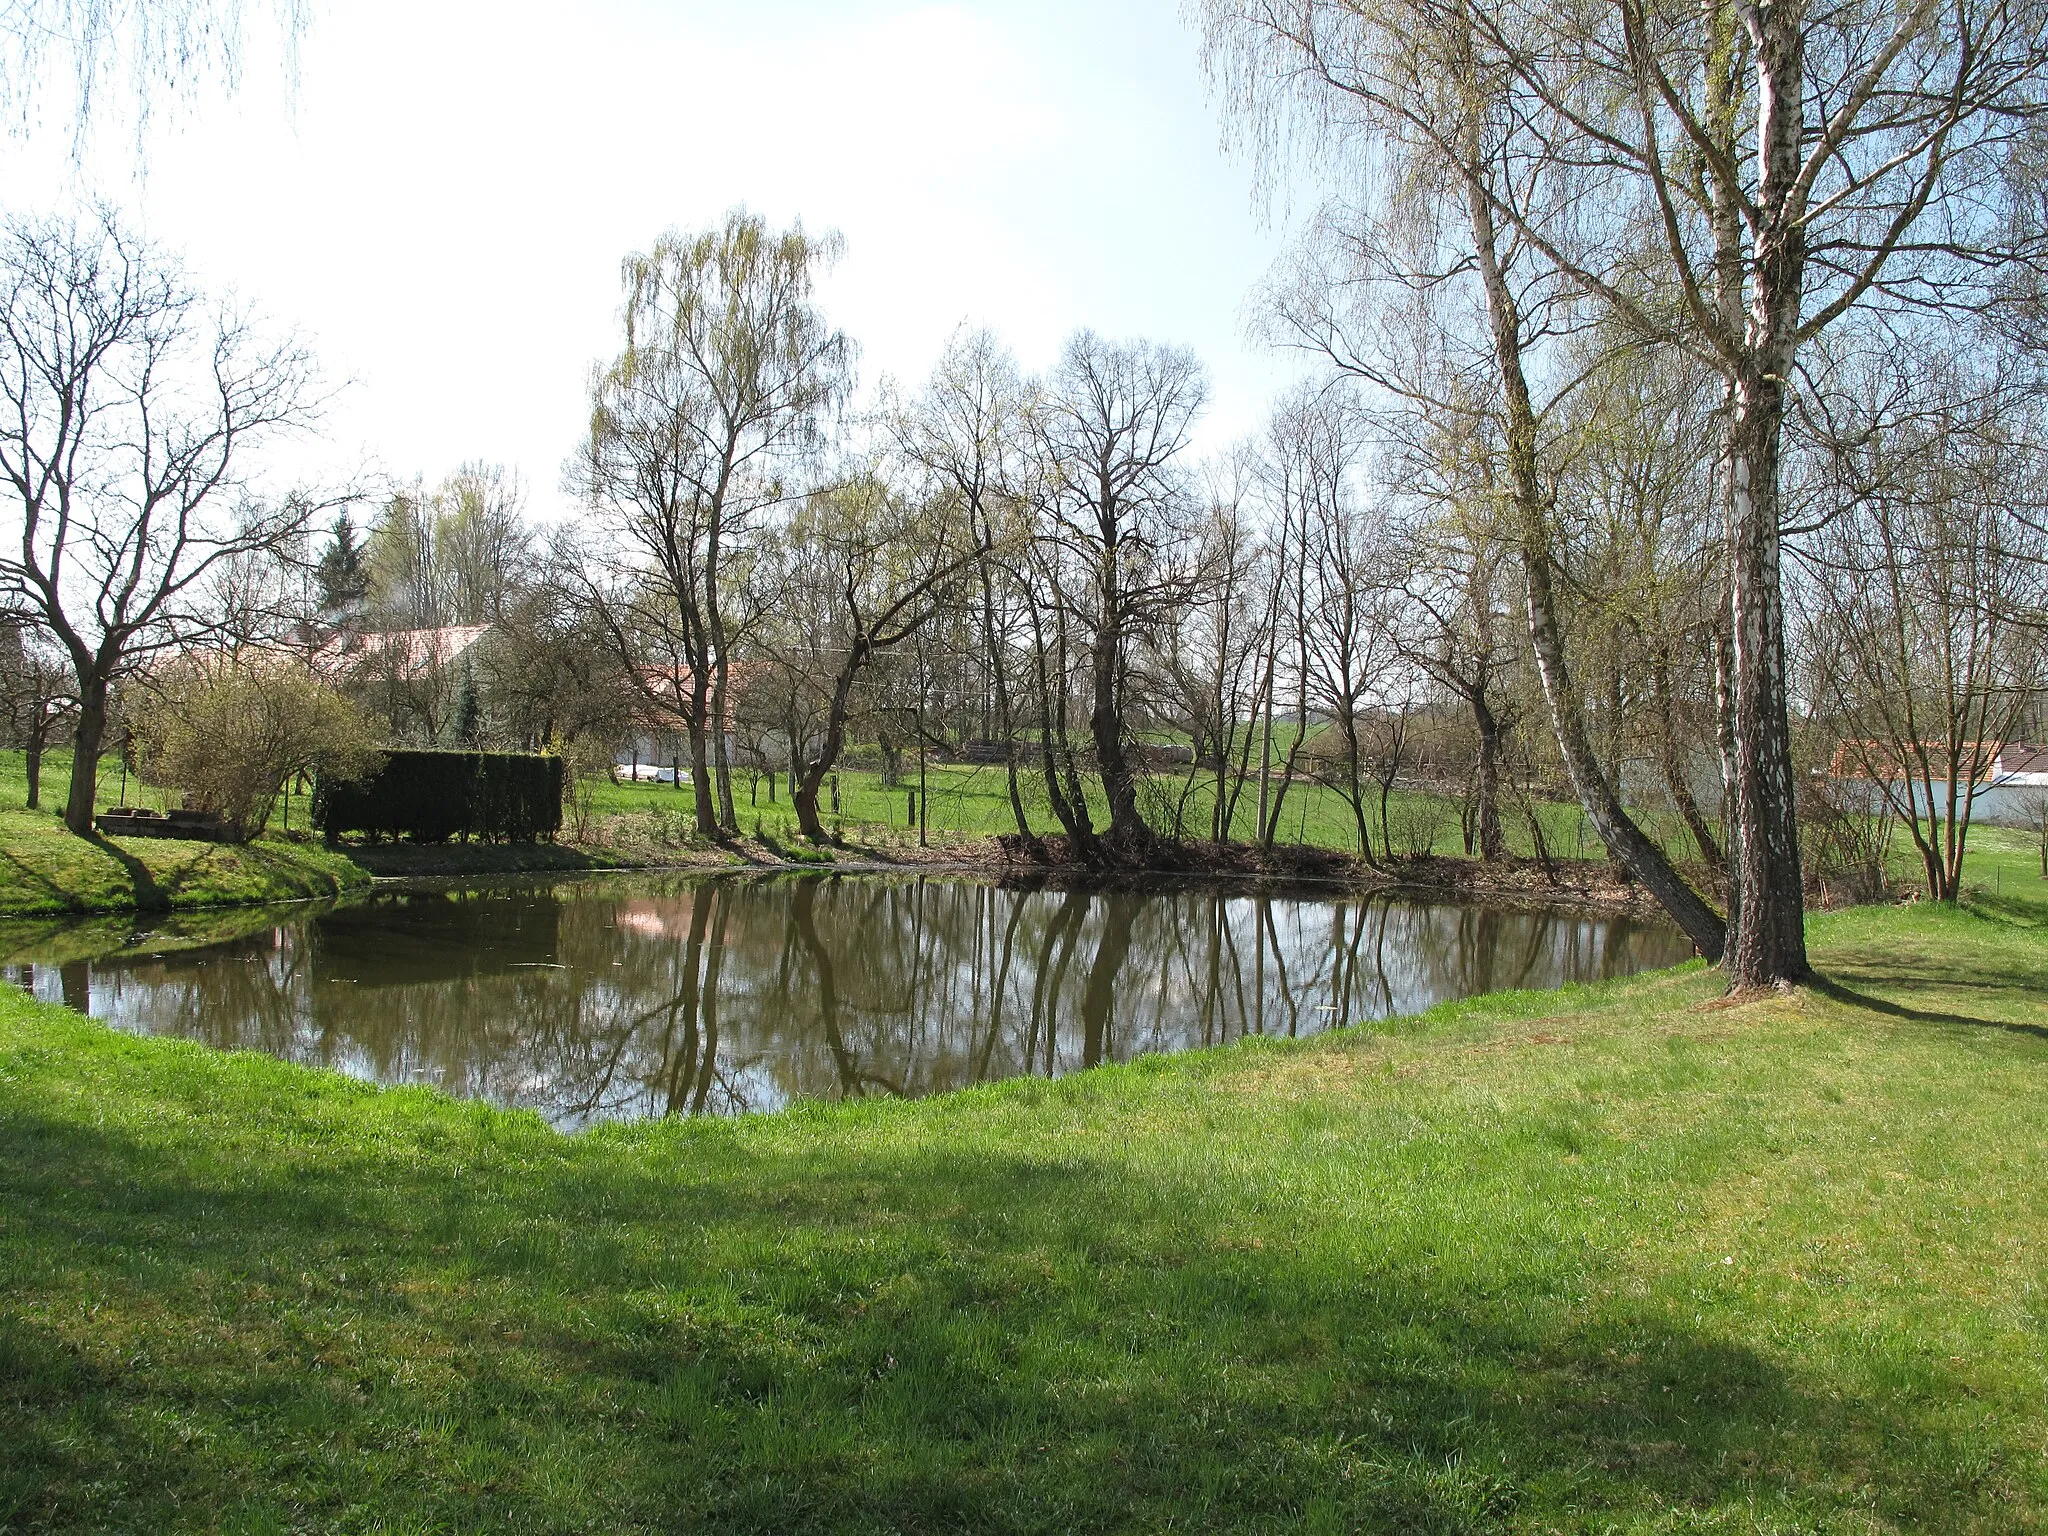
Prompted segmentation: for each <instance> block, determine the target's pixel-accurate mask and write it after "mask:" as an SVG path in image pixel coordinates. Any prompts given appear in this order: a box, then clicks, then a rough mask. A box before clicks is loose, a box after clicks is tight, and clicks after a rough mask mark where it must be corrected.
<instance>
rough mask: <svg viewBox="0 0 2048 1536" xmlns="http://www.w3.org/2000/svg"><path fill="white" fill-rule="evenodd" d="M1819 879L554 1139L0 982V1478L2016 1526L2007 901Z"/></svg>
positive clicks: (83, 1491) (2015, 964)
mask: <svg viewBox="0 0 2048 1536" xmlns="http://www.w3.org/2000/svg"><path fill="white" fill-rule="evenodd" d="M2006 883H2007V885H2008V886H2009V884H2010V882H2009V880H2008V881H2007V882H2006ZM2038 883H2039V882H2038V880H2037V885H2038ZM2007 894H2008V895H2010V891H2009V890H2008V892H2007ZM2030 899H2031V898H2030ZM2040 910H2041V909H2040V908H2039V907H2038V906H2034V907H2030V908H2028V909H2027V910H2026V911H2025V912H2021V913H2018V914H2016V915H2018V916H2023V917H2029V918H2032V917H2038V915H2039V913H2040ZM1813 936H1814V948H1815V954H1816V957H1817V958H1818V960H1819V962H1820V963H1821V965H1822V966H1823V967H1824V968H1825V970H1826V972H1827V975H1828V978H1829V981H1828V984H1827V985H1826V986H1825V987H1819V988H1814V989H1807V990H1802V991H1799V992H1797V993H1792V994H1788V995H1785V996H1782V997H1774V998H1770V999H1767V1000H1764V1001H1759V1002H1751V1003H1745V1004H1742V1005H1739V1006H1726V1005H1724V1004H1723V1003H1722V1002H1721V1001H1720V1000H1719V999H1718V998H1717V997H1716V994H1717V992H1718V990H1719V988H1718V984H1717V982H1716V979H1715V978H1714V977H1713V976H1712V975H1711V974H1710V973H1708V972H1706V971H1704V970H1702V969H1700V968H1699V967H1697V966H1691V967H1685V968H1681V969H1680V970H1678V971H1675V972H1666V973H1662V974H1658V975H1653V976H1647V977H1640V978H1636V979H1634V980H1631V981H1628V982H1624V983H1618V984H1610V985H1606V986H1602V987H1596V988H1584V989H1573V990H1570V991H1566V992H1563V993H1551V994H1512V995H1502V996H1495V997H1490V998H1483V999H1477V1000H1474V1001H1471V1002H1467V1003H1463V1004H1459V1005H1455V1006H1451V1007H1447V1008H1443V1009H1439V1010H1437V1011H1436V1012H1434V1013H1432V1014H1429V1015H1427V1016H1425V1017H1423V1018H1421V1019H1417V1020H1411V1021H1406V1022H1399V1023H1395V1024H1392V1025H1388V1026H1385V1027H1382V1028H1379V1029H1376V1030H1370V1031H1350V1032H1345V1033H1342V1034H1340V1035H1337V1036H1334V1037H1328V1038H1326V1039H1323V1040H1320V1041H1317V1042H1313V1043H1307V1044H1302V1045H1298V1046H1287V1045H1284V1044H1277V1043H1261V1044H1256V1045H1250V1046H1236V1047H1231V1048H1228V1049H1225V1050H1220V1051H1214V1052H1207V1053H1199V1054H1196V1055H1191V1056H1185V1057H1178V1058H1170V1059H1153V1060H1149V1061H1146V1062H1143V1063H1141V1064H1139V1065H1136V1066H1131V1067H1120V1068H1109V1069H1104V1070H1098V1071H1094V1072H1089V1073H1085V1074H1081V1075H1079V1076H1075V1077H1071V1078H1066V1079H1062V1080H1060V1081H1057V1082H1053V1083H1044V1082H1035V1081H1021V1082H1013V1083H1008V1084H1003V1085H999V1086H996V1087H993V1088H986V1089H977V1090H974V1091H971V1092H967V1093H962V1094H959V1095H956V1096H952V1097H947V1098H941V1099H934V1100H927V1101H924V1102H921V1103H915V1104H896V1103H867V1104H856V1105H851V1106H846V1107H841V1108H830V1109H825V1108H819V1109H806V1110H799V1111H797V1112H793V1113H790V1114H786V1115H781V1116H774V1117H763V1118H759V1119H753V1120H747V1121H743V1122H738V1123H709V1124H705V1123H698V1124H675V1123H672V1124H660V1125H651V1126H643V1127H637V1128H618V1129H610V1130H605V1131H601V1132H593V1133H590V1134H588V1135H584V1136H581V1137H574V1138H568V1137H562V1136H558V1135H556V1134H553V1133H552V1132H550V1131H548V1130H547V1129H546V1128H544V1127H543V1126H542V1125H541V1124H540V1123H539V1122H538V1121H537V1120H535V1119H533V1118H530V1117H526V1116H521V1115H516V1114H506V1113H501V1112H497V1111H493V1110H490V1109H486V1108H482V1107H478V1106H475V1105H469V1104H462V1103H456V1102H452V1101H450V1100H447V1099H443V1098H440V1097H437V1096H435V1095H433V1094H431V1093H428V1092H425V1091H419V1090H405V1091H396V1092H391V1091H376V1090H372V1089H368V1088H365V1087H362V1086H359V1085H357V1084H354V1083H351V1082H348V1081H346V1080H344V1079H341V1078H339V1077H335V1076H331V1075H325V1074H321V1073H317V1072H311V1071H306V1070H301V1069H297V1068H293V1067H288V1066H285V1065H282V1064H279V1063H277V1062H274V1061H272V1060H269V1059H267V1058H262V1057H257V1056H249V1055H224V1054H215V1053H209V1052H208V1051H206V1050H204V1049H201V1048H199V1047H196V1046H191V1045H185V1044H179V1043H173V1042H169V1041H164V1040H139V1039H131V1038H127V1037H123V1036H119V1035H116V1034H114V1033H113V1032H111V1031H109V1030H106V1029H104V1028H103V1027H101V1026H99V1025H97V1024H94V1023H92V1022H90V1021H87V1020H83V1019H79V1018H76V1017H73V1016H71V1015H68V1014H65V1013H63V1012H62V1011H60V1010H57V1009H52V1008H47V1007H39V1006H37V1005H34V1004H32V1003H30V1002H28V1001H26V1000H24V999H19V998H15V997H11V996H10V997H6V998H4V999H0V1528H5V1529H8V1530H20V1531H39V1530H66V1531H85V1530H92V1531H248V1532H259V1531H284V1530H316V1531H362V1532H369V1531H407V1532H427V1531H482V1530H489V1531H534V1532H543V1531H545V1532H557V1531H559V1532H571V1531H575V1532H584V1531H675V1530H693V1529H704V1530H720V1531H775V1532H788V1531H875V1532H881V1531H998V1532H1022V1531H1046V1532H1052V1531H1070V1530H1165V1531H1174V1530H1181V1531H1194V1530H1203V1531H1208V1530H1236V1531H1261V1532H1264V1531H1273V1530H1305V1531H1397V1532H1433V1533H1442V1532H1497V1531H1498V1532H1538V1531H1585V1532H1595V1531H1598V1532H1607V1531H1759V1532H1788V1533H1789V1532H1878V1531H1882V1532H1890V1531H1898V1532H1906V1531H1958V1532H1961V1531H1971V1532H1978V1531H1986V1532H1988V1531H2031V1530H2038V1529H2041V1528H2042V1527H2043V1526H2044V1524H2048V1459H2044V1458H2048V1338H2044V1333H2048V1092H2044V1088H2048V931H2044V930H2040V929H2036V928H2032V927H2022V926H2019V925H2018V924H2017V923H2016V922H2014V921H2011V920H2008V917H2007V916H2001V915H1999V914H1998V913H1989V912H1983V911H1970V910H1965V911H1951V910H1936V909H1932V908H1928V907H1924V906H1923V907H1913V908H1892V909H1881V910H1879V909H1872V910H1860V911H1854V912H1847V913H1838V914H1834V915H1830V916H1826V917H1822V918H1819V919H1817V920H1816V921H1815V923H1814V927H1813Z"/></svg>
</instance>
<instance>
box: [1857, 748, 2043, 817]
mask: <svg viewBox="0 0 2048 1536" xmlns="http://www.w3.org/2000/svg"><path fill="white" fill-rule="evenodd" d="M1919 746H1920V751H1921V752H1922V753H1924V754H1925V760H1926V762H1927V765H1928V771H1929V772H1930V774H1931V775H1932V777H1933V783H1932V785H1928V784H1925V783H1923V781H1922V779H1921V768H1920V764H1919V762H1918V761H1914V762H1911V763H1907V764H1901V763H1900V762H1899V761H1898V752H1897V748H1896V746H1895V745H1894V744H1893V743H1890V742H1883V741H1853V740H1849V741H1843V742H1842V743H1841V744H1840V745H1839V746H1837V747H1836V748H1835V755H1834V759H1833V760H1832V761H1831V762H1830V763H1829V765H1828V774H1829V776H1830V777H1831V778H1834V779H1838V780H1841V779H1848V780H1856V779H1861V780H1863V781H1865V782H1871V781H1878V782H1883V783H1887V784H1899V785H1903V786H1904V793H1903V794H1901V793H1898V792H1896V791H1893V792H1890V793H1889V794H1888V795H1887V798H1888V799H1890V800H1891V802H1892V804H1893V806H1894V807H1895V808H1897V809H1900V810H1903V809H1904V808H1905V806H1906V805H1908V804H1910V805H1911V806H1912V807H1913V809H1914V810H1915V811H1916V812H1917V813H1919V814H1920V815H1922V816H1925V815H1926V814H1927V804H1928V796H1929V794H1930V793H1931V794H1932V797H1933V807H1934V809H1935V810H1936V811H1940V812H1943V813H1944V814H1945V808H1946V806H1947V803H1948V780H1949V761H1948V758H1949V751H1948V747H1947V745H1946V744H1945V743H1942V742H1932V741H1930V742H1923V743H1920V744H1919ZM1959 756H1960V758H1961V761H1962V763H1963V764H1964V766H1965V767H1966V768H1969V769H1970V770H1971V771H1972V772H1973V773H1974V774H1975V788H1974V790H1973V792H1972V793H1971V795H1970V819H1971V820H1972V821H1975V822H1983V823H1985V824H1987V825H1991V826H2030V825H2033V824H2034V823H2035V822H2036V821H2037V820H2038V819H2039V817H2038V812H2037V811H2036V810H2035V808H2034V807H2033V805H2031V804H2030V803H2029V802H2030V801H2031V800H2033V799H2035V798H2037V797H2039V796H2041V795H2044V794H2048V747H2041V746H2032V745H2029V744H2027V743H2024V742H2000V743H1995V744H1994V743H1990V742H1978V741H1966V742H1963V743H1962V744H1961V750H1960V753H1959ZM1957 798H1958V801H1960V799H1961V797H1960V796H1958V797H1957Z"/></svg>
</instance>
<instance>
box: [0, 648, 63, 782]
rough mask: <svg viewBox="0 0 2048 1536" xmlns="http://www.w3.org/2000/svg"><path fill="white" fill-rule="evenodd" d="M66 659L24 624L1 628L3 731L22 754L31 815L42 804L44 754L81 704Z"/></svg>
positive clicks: (0, 709) (0, 721) (0, 717)
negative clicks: (18, 747)
mask: <svg viewBox="0 0 2048 1536" xmlns="http://www.w3.org/2000/svg"><path fill="white" fill-rule="evenodd" d="M77 686H78V685H77V683H76V681H75V680H74V679H73V678H72V675H71V668H70V667H69V666H68V665H67V664H66V662H65V658H64V656H63V655H62V654H61V653H60V652H58V651H56V650H54V649H52V648H51V646H50V643H49V641H48V640H47V639H45V638H44V637H43V636H41V635H39V634H38V633H36V632H35V631H34V630H33V629H30V628H28V627H26V626H24V625H21V624H0V727H4V728H5V731H6V734H7V738H8V741H9V744H10V745H18V746H20V748H21V749H22V755H23V760H24V766H25V768H26V771H27V775H28V799H27V804H28V808H29V809H30V810H32V811H33V810H37V809H40V808H41V806H42V803H43V753H44V751H45V750H46V749H47V748H48V746H49V744H50V737H51V735H52V733H53V732H55V731H56V730H57V729H59V728H60V727H61V726H62V724H63V722H64V721H65V719H67V718H68V717H69V716H70V714H71V712H72V710H73V708H74V707H75V705H76V703H77V695H76V689H77Z"/></svg>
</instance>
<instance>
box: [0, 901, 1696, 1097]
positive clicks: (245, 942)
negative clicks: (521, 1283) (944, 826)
mask: <svg viewBox="0 0 2048 1536" xmlns="http://www.w3.org/2000/svg"><path fill="white" fill-rule="evenodd" d="M132 927H133V920H132V919H129V920H116V921H114V922H111V923H110V922H107V921H105V920H101V921H98V922H85V923H74V924H70V925H64V926H59V925H53V924H42V925H22V924H10V925H0V974H4V975H5V976H6V977H7V978H8V979H10V980H12V981H14V982H16V983H17V984H20V985H23V986H26V987H28V988H29V989H30V990H31V991H33V992H34V993H35V994H36V995H37V996H38V997H42V998H45V999H47V1000H49V1001H52V1002H61V1003H66V1004H69V1005H70V1006H71V1007H73V1008H76V1009H79V1010H81V1011H83V1012H88V1013H91V1014H92V1015H94V1016H95V1017H97V1018H101V1019H104V1020H106V1021H107V1022H108V1023H110V1024H112V1025H114V1026H115V1027H116V1028H119V1029H124V1030H132V1031H135V1032H138V1033H143V1034H161V1035H177V1036H181V1037H183V1038H185V1039H190V1040H199V1041H203V1042H205V1043H206V1044H208V1045H212V1046H217V1047H223V1048H231V1049H242V1050H259V1051H267V1052H269V1053H271V1054H272V1055H275V1056H281V1057H284V1058H285V1059H287V1060H290V1061H296V1062H304V1063H308V1064H313V1065H318V1066H324V1067H333V1068H337V1069H339V1070H340V1071H343V1072H347V1073H350V1074H352V1075H354V1076H357V1077H362V1078H368V1079H372V1080H374V1081H376V1082H380V1083H429V1084H432V1085H434V1086H435V1087H438V1088H441V1089H444V1090H446V1091H447V1092H449V1093H454V1094H461V1095H465V1096H472V1097H476V1098H483V1099H488V1100H491V1101H492V1102H494V1103H497V1104H502V1105H511V1106H519V1107H523V1108H529V1109H533V1110H537V1111H539V1112H540V1113H541V1114H542V1115H544V1116H545V1117H546V1118H547V1119H548V1120H550V1121H551V1122H553V1123H554V1124H555V1125H557V1126H560V1127H562V1128H564V1129H573V1128H576V1127H580V1126H585V1125H589V1124H592V1123H594V1122H597V1121H602V1120H634V1119H645V1118H649V1117H654V1116H661V1115H678V1114H735V1113H745V1112H749V1111H758V1110H773V1109H777V1108H780V1107H782V1106H784V1105H787V1104H789V1103H791V1102H793V1101H795V1100H799V1099H842V1098H853V1097H858V1096H861V1095H870V1094H890V1095H905V1096H916V1095H921V1094H928V1093H938V1092H943V1091H944V1090H947V1089H951V1088H960V1087H965V1086H967V1085H969V1084H972V1083H980V1082H987V1081H990V1080H993V1079H997V1078H1005V1077H1015V1076H1019V1075H1024V1074H1032V1075H1037V1076H1057V1075H1059V1074H1061V1073H1065V1072H1071V1071H1075V1070H1077V1069H1080V1068H1085V1067H1090V1066H1094V1065H1096V1064H1097V1063H1099V1062H1111V1061H1128V1060H1130V1059H1132V1058H1133V1057H1137V1056H1143V1055H1147V1054H1150V1053H1153V1052H1160V1051H1179V1050H1186V1049H1188V1048H1190V1047H1195V1046H1205V1045H1216V1044H1221V1043H1223V1042H1225V1041H1230V1040H1235V1039H1238V1038H1240V1037H1241V1036H1245V1035H1288V1036H1294V1035H1309V1034H1314V1033H1316V1032H1318V1031H1320V1030H1324V1029H1328V1028H1330V1027H1331V1026H1333V1025H1337V1024H1344V1023H1357V1022H1360V1021H1364V1020H1371V1019H1378V1018H1386V1017H1389V1016H1392V1015H1396V1014H1404V1013H1412V1012H1415V1011H1417V1010H1420V1009H1423V1008H1427V1007H1429V1006H1430V1005H1432V1004H1434V1003H1438V1002H1442V1001H1444V1000H1446V999H1450V998H1456V997H1465V996H1470V995H1472V994H1475V993H1480V992H1490V991H1494V990H1497V989H1500V988H1509V987H1555V986H1559V985H1562V984H1563V983H1566V982H1571V981H1589V980H1595V979H1600V978H1605V977H1610V976H1619V975H1626V974H1628V973H1630V972H1633V971H1638V970H1644V969H1648V968H1653V967H1657V966H1664V965H1671V964H1675V963H1677V962H1678V961H1680V960H1682V959H1684V958H1685V957H1686V956H1687V955H1688V954H1689V953H1690V952H1691V951H1690V947H1689V946H1688V945H1687V943H1686V942H1685V940H1684V938H1683V937H1682V936H1680V934H1679V933H1678V931H1677V930H1676V929H1675V928H1672V927H1670V926H1668V925H1666V924H1663V923H1659V922H1645V921H1642V920H1640V919H1633V918H1627V917H1616V916H1608V915H1599V914H1596V915H1589V914H1584V913H1567V912H1531V911H1516V910H1503V909H1499V908H1492V907H1483V906H1471V905H1457V904H1450V903H1441V902H1429V901H1421V900H1415V899H1412V898H1408V897H1402V896H1388V895H1385V894H1378V895H1370V896H1360V895H1346V896H1342V897H1336V896H1332V897H1325V898H1318V897H1305V896H1299V895H1292V896H1277V895H1276V896H1266V895H1257V896H1251V895H1240V894H1227V893H1224V892H1221V891H1218V890H1215V889H1212V888H1208V887H1194V886H1181V887H1171V888H1164V889H1148V890H1145V891H1142V892H1140V891H1132V890H1124V889H1106V890H1072V889H1058V890H1054V889H1020V888H1014V887H1009V886H1000V885H994V884H990V883H987V882H983V881H977V880H972V879H966V878H961V877H957V876H924V877H896V876H875V875H839V876H833V875H816V876H813V875H795V876H792V875H776V876H764V877H746V878H731V877H724V878H716V879H705V878H703V877H695V878H692V877H685V876H670V877H645V876H629V877H608V878H602V879H585V880H574V881H549V882H520V883H515V884H502V883H501V884H495V885H490V886H471V887H428V886H415V887H411V888H407V889H402V890H391V891H380V892H378V893H377V894H375V895H372V896H370V897H368V898H366V899H363V900H359V901H353V902H349V903H346V904H343V905H337V906H329V907H326V908H324V909H319V908H309V907H296V908H289V909H271V910H270V911H268V912H241V913H234V914H208V915H183V916H180V917H177V918H173V919H170V920H166V921H165V922H164V923H163V924H162V925H161V926H158V927H155V928H150V929H146V930H144V931H142V932H139V933H138V932H133V931H131V930H132Z"/></svg>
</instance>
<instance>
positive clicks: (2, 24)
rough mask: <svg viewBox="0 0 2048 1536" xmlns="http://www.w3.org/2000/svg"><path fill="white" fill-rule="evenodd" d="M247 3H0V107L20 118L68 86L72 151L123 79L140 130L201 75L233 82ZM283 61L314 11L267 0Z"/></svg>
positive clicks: (303, 4) (289, 1)
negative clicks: (164, 103) (165, 102)
mask: <svg viewBox="0 0 2048 1536" xmlns="http://www.w3.org/2000/svg"><path fill="white" fill-rule="evenodd" d="M252 9H256V7H252V6H251V5H249V4H248V3H247V0H8V3H7V4H5V5H0V106H4V107H7V108H10V109H12V110H13V111H14V112H15V113H17V114H18V115H19V120H20V121H21V122H22V123H24V124H26V123H29V122H31V121H32V120H33V118H34V117H35V115H36V114H37V113H38V111H39V110H41V109H42V108H44V107H45V106H47V105H49V104H50V98H51V97H52V95H53V94H55V92H57V91H59V90H63V89H65V88H66V87H67V86H68V91H69V100H68V102H66V103H65V111H64V114H63V115H64V116H65V117H67V118H68V119H69V120H70V127H71V139H72V148H73V151H74V152H77V151H80V150H82V149H83V148H84V144H85V138H86V135H87V133H88V131H89V129H90V128H91V126H92V123H93V121H94V119H95V118H96V117H97V116H98V115H99V114H100V112H101V111H102V110H103V109H102V107H101V102H102V100H103V98H104V97H105V96H106V94H107V93H108V91H109V90H110V89H114V88H116V84H117V82H118V81H119V80H120V78H121V77H122V76H125V77H126V89H127V94H128V99H129V102H130V107H131V111H132V113H133V116H134V120H135V126H136V129H137V132H138V134H139V133H140V131H141V129H142V128H143V127H144V126H145V125H146V124H147V123H148V122H149V119H150V117H151V115H152V114H153V112H154V111H155V109H156V107H157V105H158V104H159V103H160V102H161V101H162V100H163V99H164V98H166V97H169V98H171V99H173V100H179V99H187V100H189V99H190V98H191V97H192V96H194V95H196V94H197V93H198V90H199V88H200V86H201V85H202V84H204V83H207V82H209V81H213V82H218V83H220V84H222V85H225V86H226V87H227V88H228V89H230V90H232V89H234V87H235V86H236V84H237V83H238V82H239V80H240V77H241V73H242V65H243V60H244V56H245V44H246V32H247V22H248V17H249V13H250V11H251V10H252ZM261 9H264V10H269V11H273V12H274V13H275V17H276V22H277V26H278V31H279V34H280V37H281V40H282V42H283V45H284V52H285V55H286V62H287V66H289V65H290V64H291V62H292V59H293V55H294V52H295V50H296V48H297V45H298V40H299V37H300V35H301V34H302V33H303V32H304V31H305V29H306V25H307V22H308V19H309V18H310V16H311V13H312V7H311V5H310V4H308V3H307V0H274V3H273V4H269V5H265V6H263V7H261Z"/></svg>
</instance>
